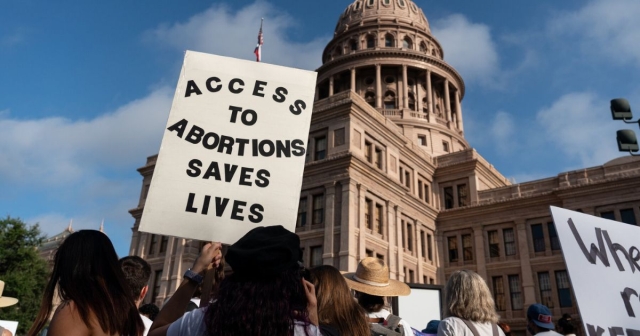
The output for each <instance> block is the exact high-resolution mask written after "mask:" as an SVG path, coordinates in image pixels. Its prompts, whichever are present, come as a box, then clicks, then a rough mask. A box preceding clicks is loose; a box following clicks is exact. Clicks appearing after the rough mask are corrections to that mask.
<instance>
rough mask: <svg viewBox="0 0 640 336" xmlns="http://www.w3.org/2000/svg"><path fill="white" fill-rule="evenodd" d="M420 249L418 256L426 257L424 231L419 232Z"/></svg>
mask: <svg viewBox="0 0 640 336" xmlns="http://www.w3.org/2000/svg"><path fill="white" fill-rule="evenodd" d="M420 248H421V249H422V254H421V255H420V256H421V257H422V258H425V257H426V256H427V251H426V249H427V246H426V245H425V244H424V231H422V230H420Z"/></svg>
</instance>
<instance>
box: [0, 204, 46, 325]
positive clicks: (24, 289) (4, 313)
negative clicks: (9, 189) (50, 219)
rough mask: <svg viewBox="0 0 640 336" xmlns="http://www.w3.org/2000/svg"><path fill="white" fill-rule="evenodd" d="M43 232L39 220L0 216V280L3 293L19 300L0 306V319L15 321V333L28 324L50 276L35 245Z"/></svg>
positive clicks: (38, 242)
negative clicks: (36, 221)
mask: <svg viewBox="0 0 640 336" xmlns="http://www.w3.org/2000/svg"><path fill="white" fill-rule="evenodd" d="M43 239H44V236H43V235H42V234H41V233H40V228H39V226H38V224H35V225H33V226H29V225H27V224H26V223H25V222H23V221H22V220H20V219H19V218H11V217H9V216H7V217H6V218H4V219H0V280H2V281H4V282H5V287H4V292H3V294H2V295H3V296H9V297H15V298H18V300H19V302H18V304H16V305H14V306H11V307H5V308H0V319H2V320H9V321H18V323H19V324H18V330H17V334H18V335H24V334H26V333H27V331H28V330H29V327H31V324H32V323H33V320H34V319H35V318H36V315H37V314H38V310H39V309H40V301H41V300H42V295H43V293H44V289H45V287H46V285H47V281H48V280H49V270H48V267H47V264H46V262H45V261H44V260H43V259H42V258H40V256H39V255H38V252H37V250H36V248H37V247H38V246H39V245H40V243H41V242H42V240H43Z"/></svg>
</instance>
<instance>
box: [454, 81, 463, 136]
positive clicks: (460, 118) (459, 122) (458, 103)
mask: <svg viewBox="0 0 640 336" xmlns="http://www.w3.org/2000/svg"><path fill="white" fill-rule="evenodd" d="M456 116H457V117H458V129H459V130H461V131H464V127H462V106H461V104H460V90H456Z"/></svg>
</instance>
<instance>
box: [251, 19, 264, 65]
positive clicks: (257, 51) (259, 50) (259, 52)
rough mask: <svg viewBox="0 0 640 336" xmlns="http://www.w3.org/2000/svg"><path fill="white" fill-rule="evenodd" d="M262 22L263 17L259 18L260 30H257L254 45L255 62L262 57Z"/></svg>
mask: <svg viewBox="0 0 640 336" xmlns="http://www.w3.org/2000/svg"><path fill="white" fill-rule="evenodd" d="M262 22H264V19H262V20H260V32H258V45H257V46H256V49H255V50H254V51H253V53H254V54H256V62H260V60H261V59H262V42H263V41H262Z"/></svg>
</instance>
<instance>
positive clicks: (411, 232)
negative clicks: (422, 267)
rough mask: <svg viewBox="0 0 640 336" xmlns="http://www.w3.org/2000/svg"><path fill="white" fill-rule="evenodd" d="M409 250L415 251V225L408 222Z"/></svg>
mask: <svg viewBox="0 0 640 336" xmlns="http://www.w3.org/2000/svg"><path fill="white" fill-rule="evenodd" d="M407 250H409V251H413V225H411V224H410V223H409V222H407Z"/></svg>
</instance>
